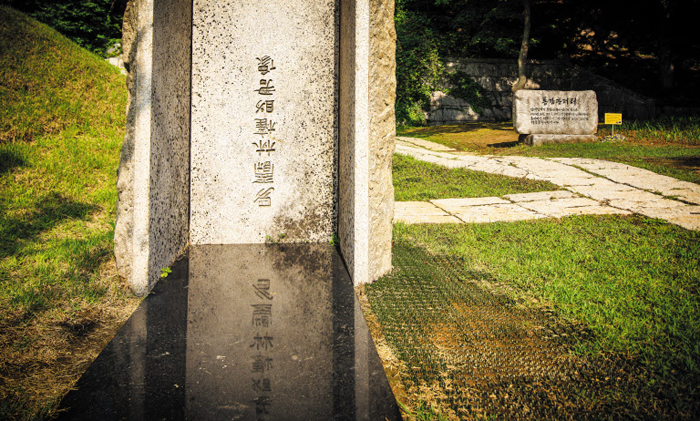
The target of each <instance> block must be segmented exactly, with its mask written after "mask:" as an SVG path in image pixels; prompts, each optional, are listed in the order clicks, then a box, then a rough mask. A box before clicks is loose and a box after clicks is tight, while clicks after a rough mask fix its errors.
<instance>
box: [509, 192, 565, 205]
mask: <svg viewBox="0 0 700 421" xmlns="http://www.w3.org/2000/svg"><path fill="white" fill-rule="evenodd" d="M503 197H504V198H506V199H508V200H510V201H511V202H516V203H517V202H535V201H539V200H550V199H568V198H570V197H576V196H575V195H574V194H573V193H572V192H570V191H568V190H555V191H541V192H535V193H517V194H507V195H505V196H503Z"/></svg>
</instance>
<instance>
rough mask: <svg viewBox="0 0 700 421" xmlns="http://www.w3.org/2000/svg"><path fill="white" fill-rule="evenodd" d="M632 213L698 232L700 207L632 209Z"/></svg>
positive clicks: (699, 228)
mask: <svg viewBox="0 0 700 421" xmlns="http://www.w3.org/2000/svg"><path fill="white" fill-rule="evenodd" d="M632 210H633V211H634V212H636V213H638V214H641V215H644V216H646V217H649V218H659V219H663V220H666V221H668V222H671V223H673V224H676V225H680V226H681V227H683V228H685V229H689V230H696V231H700V206H693V205H685V206H677V207H674V208H670V209H664V208H643V207H638V208H633V209H632Z"/></svg>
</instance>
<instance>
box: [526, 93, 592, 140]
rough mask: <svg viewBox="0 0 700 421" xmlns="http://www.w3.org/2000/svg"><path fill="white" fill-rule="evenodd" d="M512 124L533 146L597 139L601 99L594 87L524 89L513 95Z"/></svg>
mask: <svg viewBox="0 0 700 421" xmlns="http://www.w3.org/2000/svg"><path fill="white" fill-rule="evenodd" d="M513 127H514V128H515V131H516V132H517V133H518V134H521V135H527V137H526V138H525V144H527V145H531V146H534V145H542V144H546V143H580V142H595V140H596V137H595V133H596V131H597V129H598V100H597V99H596V95H595V92H594V91H540V90H525V89H521V90H519V91H517V92H516V93H515V96H514V98H513Z"/></svg>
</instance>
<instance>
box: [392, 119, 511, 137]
mask: <svg viewBox="0 0 700 421" xmlns="http://www.w3.org/2000/svg"><path fill="white" fill-rule="evenodd" d="M482 129H488V130H502V131H512V130H513V124H512V123H511V122H498V123H490V122H475V123H464V124H453V125H448V126H427V127H407V128H401V127H399V128H398V132H399V135H401V134H409V133H410V134H411V135H420V136H439V135H445V134H460V133H470V132H475V131H477V130H482Z"/></svg>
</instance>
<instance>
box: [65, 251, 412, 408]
mask: <svg viewBox="0 0 700 421" xmlns="http://www.w3.org/2000/svg"><path fill="white" fill-rule="evenodd" d="M61 407H62V408H66V411H65V412H64V413H62V414H61V416H60V418H59V419H100V420H121V419H124V420H156V419H157V420H182V419H191V420H384V419H389V420H395V419H400V415H399V412H398V409H397V406H396V401H395V400H394V397H393V395H392V393H391V389H390V387H389V384H388V382H387V379H386V376H385V374H384V370H383V368H382V365H381V361H380V360H379V357H378V356H377V352H376V350H375V348H374V344H373V342H372V338H371V336H370V334H369V331H368V329H367V325H366V323H365V320H364V318H363V315H362V312H361V310H360V307H359V304H358V302H357V299H356V298H355V294H354V290H353V286H352V281H351V280H350V277H349V275H348V273H347V270H346V268H345V266H344V264H343V262H342V259H341V258H340V256H339V255H338V253H337V251H336V249H335V248H333V247H332V246H330V245H321V244H294V245H204V246H195V247H192V248H191V249H190V253H189V258H185V259H182V260H180V261H179V262H177V263H176V264H175V266H174V267H173V272H172V273H171V274H170V276H168V277H167V278H165V279H164V280H162V281H161V282H159V283H158V284H157V285H156V287H155V288H154V290H153V292H152V293H151V294H150V295H149V296H148V297H147V298H146V299H145V300H144V301H143V302H142V304H141V305H140V306H139V308H138V309H137V310H136V312H135V313H134V314H133V315H132V317H131V318H130V319H129V320H128V321H127V322H126V324H125V325H124V326H123V327H122V329H121V330H120V331H119V332H118V334H117V336H115V338H114V339H113V340H112V341H111V342H110V343H109V345H108V346H107V347H106V348H105V349H104V351H102V353H101V354H100V355H99V356H98V358H97V359H96V360H95V362H94V363H93V364H92V365H91V366H90V368H89V369H88V370H87V371H86V373H85V374H84V375H83V377H82V378H81V379H80V381H79V382H78V384H77V390H74V391H72V392H70V393H69V394H68V395H66V397H65V398H64V400H63V401H62V402H61Z"/></svg>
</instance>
